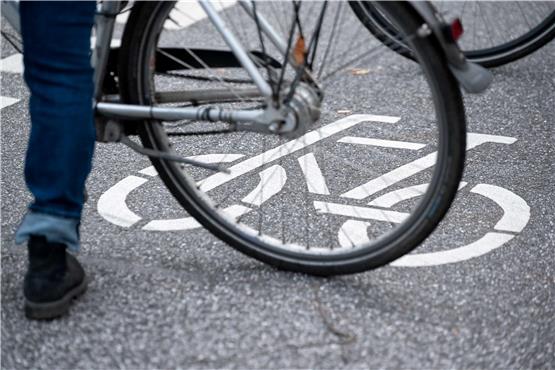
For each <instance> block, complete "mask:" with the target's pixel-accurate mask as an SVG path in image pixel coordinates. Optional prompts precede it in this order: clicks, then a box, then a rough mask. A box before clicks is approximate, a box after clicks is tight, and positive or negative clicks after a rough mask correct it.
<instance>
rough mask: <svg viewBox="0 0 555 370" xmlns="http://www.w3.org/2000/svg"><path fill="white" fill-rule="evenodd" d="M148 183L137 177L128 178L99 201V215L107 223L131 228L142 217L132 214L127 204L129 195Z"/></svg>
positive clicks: (103, 195)
mask: <svg viewBox="0 0 555 370" xmlns="http://www.w3.org/2000/svg"><path fill="white" fill-rule="evenodd" d="M145 182H147V180H146V179H144V178H142V177H137V176H127V177H126V178H124V179H123V180H121V181H120V182H118V183H117V184H116V185H114V186H112V187H111V188H110V189H108V191H106V192H105V193H104V194H102V195H101V196H100V199H98V204H97V207H96V208H97V210H98V213H99V214H100V215H101V216H102V217H104V219H106V220H107V221H109V222H111V223H113V224H116V225H118V226H122V227H130V226H132V225H133V224H135V223H136V222H138V221H139V220H141V217H140V216H138V215H137V214H135V213H134V212H132V211H131V210H130V209H129V208H128V207H127V204H126V203H125V199H126V198H127V195H128V194H129V193H130V192H131V191H132V190H134V189H136V188H138V187H139V186H141V185H142V184H144V183H145Z"/></svg>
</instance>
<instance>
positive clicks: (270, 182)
mask: <svg viewBox="0 0 555 370" xmlns="http://www.w3.org/2000/svg"><path fill="white" fill-rule="evenodd" d="M258 175H259V176H260V182H259V183H258V185H257V186H256V188H255V189H254V190H253V191H251V192H250V193H249V194H248V195H247V196H246V197H244V198H243V199H242V200H241V201H242V202H244V203H249V204H252V205H254V206H260V205H261V204H262V203H264V202H265V201H267V200H268V199H270V198H271V197H273V196H274V195H276V194H277V193H279V192H280V191H281V189H283V187H284V186H285V182H286V181H287V173H286V172H285V170H284V169H283V167H281V166H278V165H275V166H272V167H270V168H267V169H265V170H264V171H262V172H260V173H259V174H258Z"/></svg>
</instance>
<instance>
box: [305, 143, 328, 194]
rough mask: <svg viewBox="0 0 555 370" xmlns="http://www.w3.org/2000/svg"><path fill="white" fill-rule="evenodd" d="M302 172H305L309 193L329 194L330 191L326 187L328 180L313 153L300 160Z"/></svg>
mask: <svg viewBox="0 0 555 370" xmlns="http://www.w3.org/2000/svg"><path fill="white" fill-rule="evenodd" d="M298 161H299V165H300V166H301V170H302V171H303V174H304V178H305V180H306V185H307V186H308V191H309V192H311V193H315V194H329V193H330V191H329V189H328V186H327V185H326V180H325V179H324V175H322V171H321V170H320V167H319V166H318V162H316V157H314V154H313V153H308V154H305V155H303V156H302V157H299V159H298Z"/></svg>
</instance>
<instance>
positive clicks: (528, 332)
mask: <svg viewBox="0 0 555 370" xmlns="http://www.w3.org/2000/svg"><path fill="white" fill-rule="evenodd" d="M195 31H196V32H198V33H199V34H201V33H202V27H201V26H199V27H198V28H197V29H195V28H193V29H192V30H191V35H192V36H191V37H192V38H195V37H196V36H194V35H195V33H194V32H195ZM13 53H15V51H14V50H13V49H12V48H10V47H9V45H6V43H5V42H3V43H2V58H5V57H7V56H9V55H11V54H13ZM376 68H377V71H378V73H383V74H384V75H385V74H388V76H392V78H394V79H395V81H406V84H404V85H403V89H404V90H402V91H401V90H399V91H398V94H399V97H398V98H397V99H399V101H395V96H393V95H395V94H393V95H392V96H387V98H388V99H390V100H393V101H390V102H388V101H386V99H385V98H384V97H383V96H382V98H383V101H382V100H380V99H377V100H375V101H373V100H371V99H370V98H368V97H367V96H365V95H364V92H360V91H356V92H355V93H353V90H352V89H350V86H341V88H342V89H343V90H342V91H343V93H341V94H338V95H336V96H337V99H338V102H337V106H341V107H342V108H344V109H348V110H351V111H352V112H353V113H375V114H389V115H398V116H401V117H405V116H406V115H408V114H410V112H411V107H408V106H403V104H402V97H403V96H406V97H409V96H411V95H412V94H415V95H416V94H418V90H417V86H414V85H413V84H412V83H411V81H413V80H414V79H416V78H417V77H415V76H416V74H417V73H416V72H415V70H414V68H415V67H414V65H412V64H411V63H410V62H407V61H405V60H403V59H402V58H400V57H399V56H397V55H395V54H393V53H389V52H388V53H385V54H384V55H383V56H382V57H381V58H380V59H379V65H378V66H377V67H376ZM554 70H555V43H551V44H549V45H547V46H546V47H544V48H543V49H541V50H539V51H538V52H536V53H535V54H533V55H531V56H529V57H527V58H525V59H522V60H520V61H517V62H514V63H512V64H510V65H507V66H504V67H501V68H497V69H495V70H494V77H495V80H494V84H493V85H492V87H491V88H490V89H489V90H488V91H487V92H486V93H484V94H482V95H479V96H470V95H465V104H466V110H467V121H468V131H469V132H476V133H487V134H492V135H503V136H508V137H514V138H516V139H517V140H516V142H515V143H513V144H511V145H501V144H489V145H484V146H482V147H478V148H476V149H474V150H472V151H470V152H468V159H467V168H466V170H465V175H464V181H466V182H468V183H469V188H470V186H474V185H476V184H492V185H497V186H502V187H504V188H505V189H507V190H510V191H512V192H514V193H515V194H517V195H518V196H520V197H521V198H522V199H524V200H525V201H526V202H527V204H528V205H529V206H530V210H531V216H530V220H529V222H528V223H527V225H526V227H525V228H524V229H523V230H522V231H521V232H519V233H517V234H516V236H515V237H514V239H512V240H510V241H509V242H507V243H506V244H504V245H503V246H502V247H500V248H498V249H495V250H493V251H491V252H490V253H487V254H484V255H482V256H479V257H476V258H472V259H468V260H465V261H461V262H458V263H452V264H445V265H438V266H430V267H393V266H386V267H383V268H379V269H377V270H373V271H369V272H366V273H361V274H356V275H350V276H342V277H335V278H316V277H311V276H307V275H303V274H295V273H289V272H284V271H278V270H276V269H274V268H271V267H269V266H266V265H264V264H262V263H260V262H257V261H255V260H253V259H250V258H248V257H246V256H244V255H242V254H240V253H238V252H236V251H235V250H234V249H232V248H230V247H229V246H227V245H225V244H224V243H223V242H221V241H219V240H218V239H217V238H215V237H213V236H212V235H211V234H209V233H208V232H207V231H205V230H199V229H196V230H191V231H186V232H148V231H144V230H142V229H141V227H142V226H144V222H143V223H140V224H139V225H136V226H134V227H131V228H129V229H126V228H122V227H119V226H117V225H114V224H112V223H109V222H108V221H106V220H105V219H104V218H102V217H101V216H100V215H99V213H98V211H97V203H98V199H99V197H100V196H101V195H102V194H103V193H105V192H106V191H107V190H108V189H109V188H110V187H112V186H113V185H115V184H116V183H117V182H118V181H120V180H122V179H123V178H125V177H127V176H129V175H137V171H139V170H141V169H143V168H145V167H148V166H149V165H150V163H149V162H148V160H147V159H146V158H143V157H141V156H139V155H137V154H135V153H133V152H131V151H130V150H129V149H127V148H124V147H122V146H119V145H112V144H102V145H97V150H96V153H95V166H94V169H93V172H92V173H91V175H90V177H89V180H88V182H87V186H88V190H89V195H90V199H89V201H88V202H87V204H86V206H85V211H84V217H83V222H82V228H81V235H82V236H83V241H82V243H83V248H82V251H81V253H80V255H79V259H80V261H82V263H83V265H84V267H85V269H86V271H87V274H88V276H89V279H90V284H89V289H88V291H87V293H86V295H84V296H83V297H82V298H81V299H79V300H78V301H77V302H76V303H75V305H74V306H73V307H72V309H71V311H70V314H69V315H68V316H66V317H64V318H62V319H59V320H55V321H52V322H32V321H28V320H26V319H25V317H24V314H23V310H22V308H23V294H22V289H21V288H22V281H23V274H24V271H25V263H26V261H25V259H26V254H25V250H24V248H18V247H16V246H15V243H14V238H13V233H14V230H15V229H16V228H17V225H18V223H19V221H20V220H21V217H22V216H23V215H24V213H25V211H26V206H27V204H28V203H29V202H30V201H31V196H30V194H29V193H28V191H27V190H26V188H25V183H24V180H23V163H24V153H25V147H26V142H27V135H28V132H29V115H28V113H27V103H28V93H27V91H26V89H25V86H24V83H23V80H22V77H21V76H20V75H16V74H10V73H2V76H1V77H2V85H1V93H0V95H2V96H8V97H13V98H18V99H21V101H19V102H18V103H16V104H14V105H12V106H9V107H7V108H4V109H2V111H1V129H2V135H1V144H2V152H1V153H2V160H1V164H2V180H1V181H2V182H1V184H2V189H1V191H2V195H1V199H2V208H1V210H2V223H1V225H2V230H1V241H2V247H1V254H2V255H1V263H2V275H1V276H2V282H1V292H2V305H1V307H2V312H1V320H2V323H1V327H2V334H1V359H2V365H1V366H2V368H5V369H27V368H33V369H52V368H54V369H76V368H80V369H81V368H82V369H112V368H126V369H147V368H148V369H150V368H419V369H420V368H422V369H428V368H434V369H436V368H438V369H439V368H502V369H509V368H510V369H520V368H543V369H553V368H555V348H554V346H555V320H554V317H555V264H554V263H553V262H554V261H555V221H554V216H553V215H554V214H555V202H554V201H553V197H554V196H553V194H555V185H554V184H555V146H554V144H553V143H554V142H555V128H554V127H555V126H554V125H555V94H554V93H555V74H554V72H553V71H554ZM379 71H382V72H379ZM376 81H378V82H379V81H381V80H380V78H376ZM390 92H392V93H393V92H395V90H391V91H390ZM365 98H368V99H367V100H365ZM378 102H382V103H383V105H372V103H378ZM392 107H395V110H393V109H392ZM330 114H331V113H330ZM330 117H331V118H330V120H332V119H333V116H330ZM338 118H339V117H338ZM335 119H337V118H335ZM356 132H359V133H362V132H361V131H356ZM206 145H208V144H206ZM331 147H332V146H331V144H330V148H331ZM199 148H202V145H201V144H199V146H197V147H195V149H196V150H199ZM324 148H327V147H324ZM219 149H221V150H223V151H224V152H225V151H226V150H227V151H229V152H231V151H232V150H235V149H237V147H233V146H224V147H223V148H219ZM247 149H249V148H247ZM253 150H254V149H253ZM195 154H199V153H195ZM396 165H397V164H396ZM341 166H342V164H341V163H335V164H334V162H333V160H332V159H329V163H328V164H327V165H326V166H322V168H324V169H325V171H329V173H328V172H327V173H326V174H328V175H329V174H334V173H341V172H340V171H341ZM374 170H375V171H376V172H377V173H383V171H382V172H380V171H381V168H375V169H374ZM367 176H368V175H367ZM334 181H336V182H334V183H332V184H330V187H332V186H335V187H336V188H337V189H339V188H345V187H346V188H351V187H354V186H356V185H358V184H359V183H360V179H355V178H342V177H341V176H336V180H334ZM357 181H358V182H357ZM361 204H363V203H361ZM128 205H129V207H130V208H131V209H132V210H134V211H135V212H137V213H139V214H141V215H142V216H144V217H145V219H146V218H148V219H156V218H170V217H179V216H182V215H183V212H182V210H181V207H179V205H178V204H177V202H176V201H175V200H173V199H172V198H171V196H170V195H169V193H168V192H167V191H166V190H165V189H164V187H163V185H162V183H161V182H160V181H159V179H158V178H156V179H152V180H150V181H149V183H148V187H145V189H144V190H137V191H134V192H133V193H132V194H130V196H129V198H128ZM502 213H503V211H502V210H501V208H500V207H497V206H492V203H491V202H487V201H484V200H483V198H479V197H477V196H472V195H470V194H469V189H463V190H461V193H460V196H459V197H458V199H457V201H456V202H455V204H454V205H453V208H452V210H451V212H450V213H449V215H448V216H447V218H446V220H445V221H444V222H443V223H442V226H441V227H440V228H439V229H438V230H437V231H436V233H434V234H433V235H432V236H431V237H430V239H429V240H427V241H426V242H425V243H424V244H423V245H422V246H421V247H419V248H418V249H417V250H416V253H422V252H432V251H440V250H447V249H452V248H454V247H459V246H463V245H466V244H468V243H470V242H472V241H474V240H476V239H477V238H479V237H480V236H481V235H483V234H484V233H485V232H487V231H490V230H491V229H492V228H493V227H494V225H495V224H496V222H497V221H498V220H499V218H500V216H501V215H502Z"/></svg>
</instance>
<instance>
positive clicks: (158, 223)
mask: <svg viewBox="0 0 555 370" xmlns="http://www.w3.org/2000/svg"><path fill="white" fill-rule="evenodd" d="M251 210H252V209H251V208H249V207H245V206H242V205H238V204H235V205H232V206H229V207H227V208H226V209H224V210H223V211H222V212H224V214H225V216H227V217H228V218H230V219H231V220H235V219H237V218H238V217H240V216H242V215H244V214H246V213H248V212H250V211H251ZM200 227H202V225H201V224H200V223H199V222H198V221H197V220H195V219H194V218H193V217H184V218H175V219H170V220H153V221H150V222H149V223H148V224H146V225H145V226H143V230H148V231H183V230H192V229H197V228H200Z"/></svg>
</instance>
